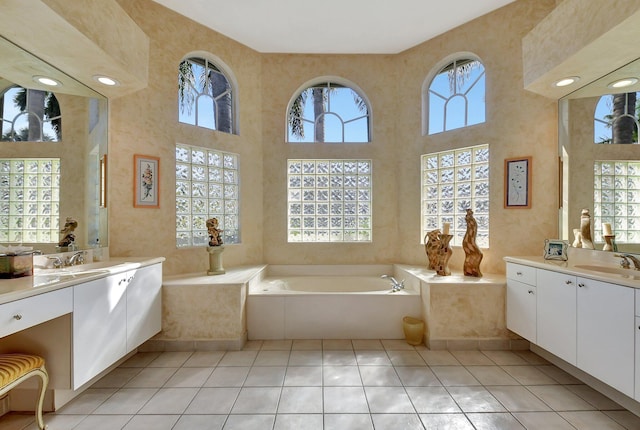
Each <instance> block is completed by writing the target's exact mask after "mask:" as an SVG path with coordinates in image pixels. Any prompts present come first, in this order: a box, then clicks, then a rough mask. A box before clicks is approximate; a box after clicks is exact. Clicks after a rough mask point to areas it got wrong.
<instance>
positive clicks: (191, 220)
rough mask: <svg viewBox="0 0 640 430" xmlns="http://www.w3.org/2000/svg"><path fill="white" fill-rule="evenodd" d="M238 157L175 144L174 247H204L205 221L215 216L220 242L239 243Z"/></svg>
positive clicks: (206, 237)
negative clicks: (220, 230)
mask: <svg viewBox="0 0 640 430" xmlns="http://www.w3.org/2000/svg"><path fill="white" fill-rule="evenodd" d="M238 163H239V156H238V154H233V153H231V152H222V151H216V150H214V149H206V148H199V147H196V146H189V145H181V144H178V145H176V246H177V247H178V248H185V247H190V246H207V245H208V243H209V235H208V233H207V226H206V222H207V219H209V218H214V217H215V218H217V219H218V225H219V228H220V229H222V241H223V243H224V244H232V243H240V222H239V212H240V172H239V165H238Z"/></svg>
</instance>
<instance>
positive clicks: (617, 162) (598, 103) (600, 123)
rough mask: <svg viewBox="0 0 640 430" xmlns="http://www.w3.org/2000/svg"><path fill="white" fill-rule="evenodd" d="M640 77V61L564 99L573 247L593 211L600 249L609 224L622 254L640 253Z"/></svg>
mask: <svg viewBox="0 0 640 430" xmlns="http://www.w3.org/2000/svg"><path fill="white" fill-rule="evenodd" d="M639 79H640V60H636V61H634V62H632V63H629V64H627V65H626V66H624V67H622V68H620V69H617V70H615V71H613V72H611V73H610V74H608V75H606V76H603V77H602V78H600V79H597V80H595V81H594V82H591V83H589V84H587V85H585V86H583V87H582V88H580V89H578V90H576V91H575V92H573V93H571V94H569V95H567V96H566V97H564V98H562V99H560V101H559V106H558V114H559V127H558V130H559V151H560V154H559V155H560V159H561V178H562V180H561V187H562V190H561V193H560V195H561V198H562V201H561V210H560V237H561V238H563V239H565V240H568V241H569V243H573V242H574V239H575V237H574V229H579V228H580V216H581V212H582V210H583V209H588V210H589V213H590V216H591V227H592V238H593V240H594V246H595V249H598V250H602V249H603V248H604V245H605V238H604V233H603V232H605V233H606V232H607V230H608V226H609V225H610V226H611V231H612V234H613V235H615V239H614V240H615V245H616V249H617V250H619V251H621V252H631V253H640V145H639V144H638V122H637V119H635V118H637V117H638V105H637V104H638V101H639V100H640V93H638V92H639V91H640V83H639ZM622 80H626V84H627V85H626V86H622V87H618V86H617V85H615V84H616V83H617V82H620V81H622ZM603 112H604V113H603ZM614 112H615V113H614ZM625 112H627V113H626V114H625ZM616 117H621V120H615V121H614V118H616ZM633 117H635V118H633ZM625 122H626V123H625Z"/></svg>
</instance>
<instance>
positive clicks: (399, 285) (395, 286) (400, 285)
mask: <svg viewBox="0 0 640 430" xmlns="http://www.w3.org/2000/svg"><path fill="white" fill-rule="evenodd" d="M381 278H383V279H389V280H390V281H391V292H392V293H395V292H396V291H400V290H404V279H403V280H402V281H400V282H398V281H396V278H394V277H393V276H391V275H382V276H381Z"/></svg>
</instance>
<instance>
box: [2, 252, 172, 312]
mask: <svg viewBox="0 0 640 430" xmlns="http://www.w3.org/2000/svg"><path fill="white" fill-rule="evenodd" d="M164 260H165V258H164V257H126V258H110V259H109V260H107V261H101V262H96V263H87V264H81V265H78V266H70V267H63V268H60V269H34V271H33V273H34V274H33V276H23V277H21V278H13V279H2V280H0V304H3V303H8V302H12V301H14V300H19V299H23V298H26V297H31V296H35V295H38V294H43V293H47V292H49V291H55V290H58V289H61V288H67V287H71V286H73V285H77V284H81V283H83V282H87V281H92V280H95V279H100V278H105V277H107V276H110V275H114V274H117V273H123V272H127V271H129V270H135V269H138V268H140V267H145V266H150V265H152V264H157V263H162V262H163V261H164Z"/></svg>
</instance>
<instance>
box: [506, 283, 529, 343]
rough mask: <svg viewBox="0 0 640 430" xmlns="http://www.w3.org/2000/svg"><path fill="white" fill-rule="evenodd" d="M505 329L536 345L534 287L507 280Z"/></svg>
mask: <svg viewBox="0 0 640 430" xmlns="http://www.w3.org/2000/svg"><path fill="white" fill-rule="evenodd" d="M507 328H508V329H509V330H511V331H512V332H514V333H517V334H519V335H520V336H522V337H523V338H525V339H527V340H529V341H530V342H533V343H536V287H535V286H532V285H527V284H525V283H523V282H519V281H514V280H512V279H508V280H507Z"/></svg>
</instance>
